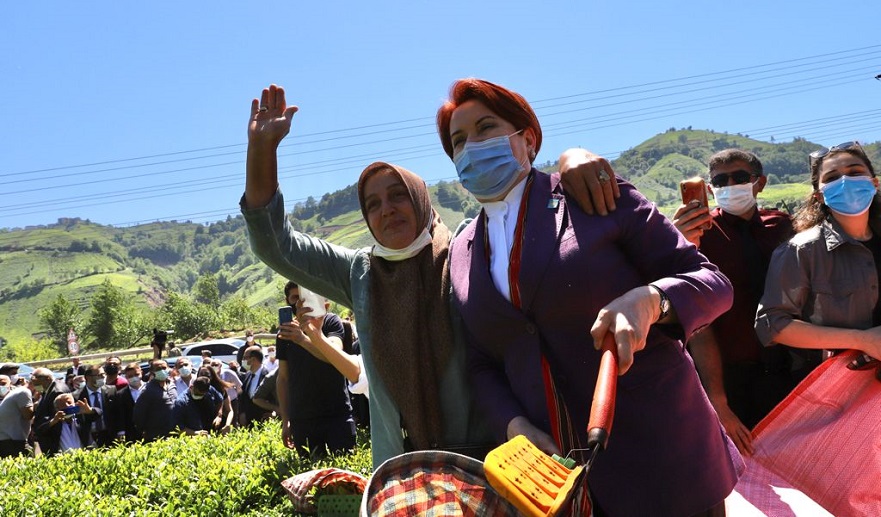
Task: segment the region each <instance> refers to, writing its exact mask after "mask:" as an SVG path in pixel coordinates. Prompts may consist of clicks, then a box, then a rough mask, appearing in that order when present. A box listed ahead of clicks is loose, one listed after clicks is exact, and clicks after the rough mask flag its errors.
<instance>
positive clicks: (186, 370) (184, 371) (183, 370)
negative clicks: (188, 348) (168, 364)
mask: <svg viewBox="0 0 881 517" xmlns="http://www.w3.org/2000/svg"><path fill="white" fill-rule="evenodd" d="M177 373H179V374H180V376H181V377H189V376H190V374H192V373H193V370H191V369H190V367H189V366H181V367H180V368H178V370H177Z"/></svg>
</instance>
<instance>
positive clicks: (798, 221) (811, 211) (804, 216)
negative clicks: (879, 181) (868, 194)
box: [792, 146, 875, 232]
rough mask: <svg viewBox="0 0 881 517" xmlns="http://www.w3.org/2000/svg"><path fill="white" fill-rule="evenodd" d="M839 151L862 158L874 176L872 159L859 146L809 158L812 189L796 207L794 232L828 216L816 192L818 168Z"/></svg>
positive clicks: (814, 224) (818, 175) (817, 222)
mask: <svg viewBox="0 0 881 517" xmlns="http://www.w3.org/2000/svg"><path fill="white" fill-rule="evenodd" d="M841 153H847V154H851V155H853V156H856V157H857V158H859V159H860V160H862V161H863V163H865V164H866V167H867V168H868V169H869V172H870V173H871V174H872V177H875V169H874V167H872V161H871V160H869V157H868V156H867V155H866V153H865V151H863V149H862V148H861V147H857V146H854V147H848V148H847V149H834V148H833V150H832V151H829V153H828V154H826V155H825V156H823V157H822V158H817V159H815V160H810V167H811V186H812V187H813V188H814V189H813V190H812V191H811V193H810V194H808V197H807V199H806V200H805V202H804V204H803V205H802V206H801V208H799V209H798V211H797V212H796V213H795V215H794V216H793V218H792V227H793V229H794V230H795V231H796V232H803V231H805V230H807V229H809V228H813V227H814V226H817V225H818V224H820V223H821V222H823V220H824V219H826V217H828V215H829V209H828V208H827V207H826V205H825V204H823V203H821V202H820V198H819V196H818V195H817V192H819V190H820V169H821V167H822V165H823V162H824V161H825V160H826V159H827V158H829V157H831V156H835V155H836V154H841Z"/></svg>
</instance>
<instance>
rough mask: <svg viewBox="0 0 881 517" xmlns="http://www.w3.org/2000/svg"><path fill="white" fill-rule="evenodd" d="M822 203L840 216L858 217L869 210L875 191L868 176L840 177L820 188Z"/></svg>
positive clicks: (873, 184)
mask: <svg viewBox="0 0 881 517" xmlns="http://www.w3.org/2000/svg"><path fill="white" fill-rule="evenodd" d="M820 192H822V193H823V202H824V203H825V204H826V206H828V207H829V209H830V210H832V211H833V212H835V213H837V214H840V215H860V214H863V213H865V212H866V210H868V209H869V206H870V205H871V204H872V198H874V197H875V193H876V192H877V190H876V189H875V183H874V182H873V181H872V178H871V177H869V176H842V177H840V178H838V179H837V180H835V181H831V182H829V183H827V184H825V185H823V186H822V187H820Z"/></svg>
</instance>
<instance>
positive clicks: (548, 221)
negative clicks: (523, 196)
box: [520, 170, 566, 314]
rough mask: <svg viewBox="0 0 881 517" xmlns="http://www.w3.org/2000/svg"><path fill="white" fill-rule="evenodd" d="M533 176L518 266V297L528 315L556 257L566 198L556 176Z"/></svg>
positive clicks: (538, 173) (536, 172) (543, 174)
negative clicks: (543, 279) (550, 264)
mask: <svg viewBox="0 0 881 517" xmlns="http://www.w3.org/2000/svg"><path fill="white" fill-rule="evenodd" d="M534 174H535V175H536V176H535V181H533V183H532V192H531V193H530V195H529V206H528V209H527V217H526V228H525V231H524V232H523V238H524V242H523V252H522V258H521V265H520V298H521V305H522V311H523V313H525V314H529V313H530V307H531V306H532V302H533V299H534V297H535V293H536V292H537V291H538V288H539V286H540V285H541V282H542V278H543V277H544V274H545V271H546V270H547V268H548V264H549V263H550V261H551V259H552V258H553V257H555V256H556V255H557V242H558V241H559V240H560V237H561V235H562V233H563V230H564V228H563V223H564V222H565V219H566V217H565V213H566V197H565V196H564V195H563V193H562V191H561V190H559V189H557V188H556V187H557V185H558V184H559V182H560V178H559V175H556V174H555V175H553V176H549V175H547V174H545V173H543V172H540V171H537V170H536V171H535V172H534Z"/></svg>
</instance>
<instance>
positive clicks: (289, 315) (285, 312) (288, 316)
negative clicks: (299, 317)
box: [278, 305, 294, 324]
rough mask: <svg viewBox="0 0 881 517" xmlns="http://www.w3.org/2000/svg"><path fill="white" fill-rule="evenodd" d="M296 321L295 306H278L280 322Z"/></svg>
mask: <svg viewBox="0 0 881 517" xmlns="http://www.w3.org/2000/svg"><path fill="white" fill-rule="evenodd" d="M292 321H294V308H293V307H291V306H290V305H285V306H284V307H279V308H278V322H279V324H281V323H290V322H292Z"/></svg>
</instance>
